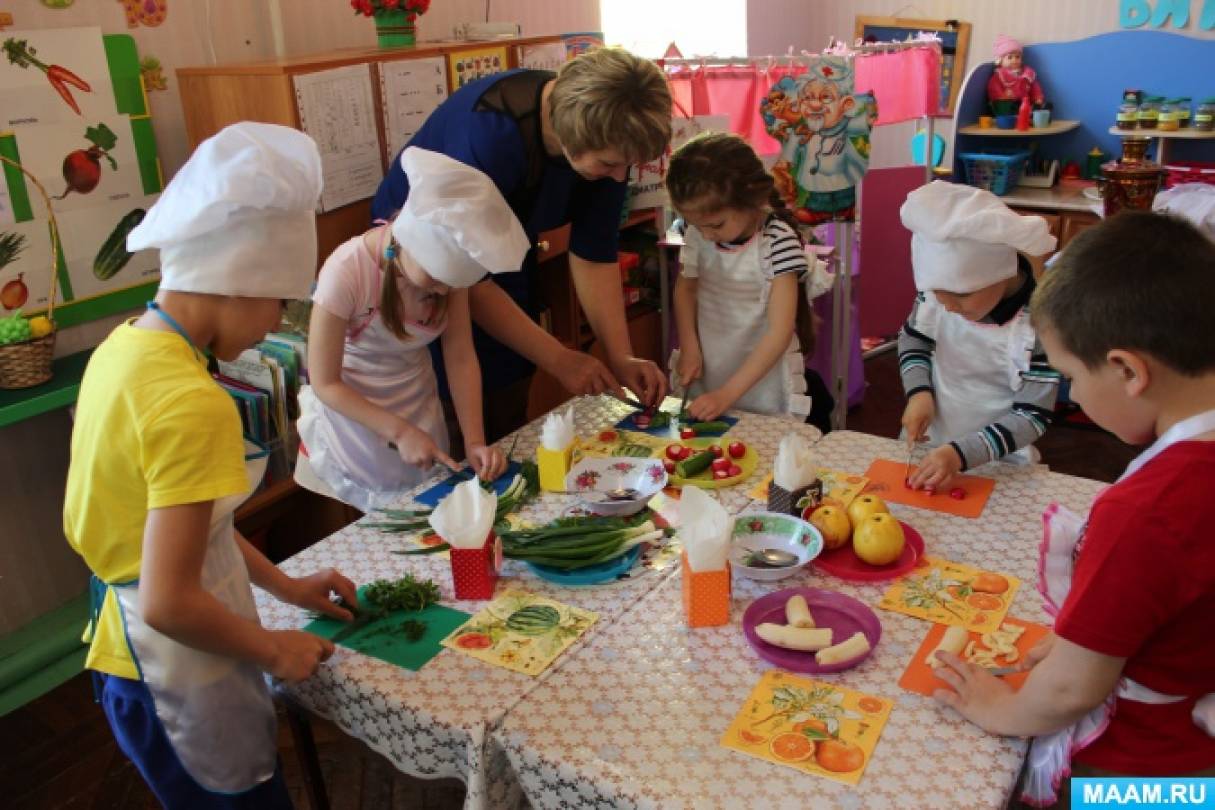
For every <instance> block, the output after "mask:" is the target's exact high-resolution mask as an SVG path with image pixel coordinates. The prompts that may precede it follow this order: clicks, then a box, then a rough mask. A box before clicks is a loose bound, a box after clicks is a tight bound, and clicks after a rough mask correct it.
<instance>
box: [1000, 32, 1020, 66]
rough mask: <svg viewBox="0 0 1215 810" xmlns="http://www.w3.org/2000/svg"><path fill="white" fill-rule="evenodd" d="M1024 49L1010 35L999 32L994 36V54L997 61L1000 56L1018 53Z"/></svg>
mask: <svg viewBox="0 0 1215 810" xmlns="http://www.w3.org/2000/svg"><path fill="white" fill-rule="evenodd" d="M1024 50H1025V49H1024V48H1022V47H1021V43H1020V42H1017V41H1016V40H1015V39H1013V38H1012V37H1010V36H1006V35H1004V34H1000V35H999V36H998V37H996V47H995V55H996V60H997V61H999V60H1000V58H1001V57H1004V56H1008V55H1009V54H1010V53H1019V52H1021V51H1024Z"/></svg>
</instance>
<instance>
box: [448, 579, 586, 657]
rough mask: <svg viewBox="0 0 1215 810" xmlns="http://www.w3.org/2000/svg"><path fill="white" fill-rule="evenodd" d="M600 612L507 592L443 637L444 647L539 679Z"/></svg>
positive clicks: (529, 595) (520, 593)
mask: <svg viewBox="0 0 1215 810" xmlns="http://www.w3.org/2000/svg"><path fill="white" fill-rule="evenodd" d="M598 619H599V614H597V613H592V612H591V611H589V610H582V609H581V608H576V607H570V606H569V605H563V604H561V603H560V602H556V601H554V600H552V599H546V598H544V597H543V596H537V595H535V594H531V593H526V592H524V591H507V592H506V593H503V594H502V595H501V596H499V597H498V598H496V599H494V601H492V602H490V603H489V604H488V605H486V606H485V607H484V608H482V609H481V610H479V611H477V613H475V614H474V615H473V617H472V618H471V619H469V620H468V622H467V623H465V624H464V625H462V626H461V627H457V628H456V629H455V630H454V631H452V634H451V635H450V636H448V637H447V638H445V639H443V646H444V647H450V648H451V649H453V650H458V651H459V652H462V653H465V654H467V655H471V656H472V657H473V658H480V659H481V660H482V661H487V662H489V663H491V664H495V665H497V666H500V667H506V668H507V669H513V670H515V671H516V672H522V673H525V674H527V675H539V674H540V673H541V672H543V671H544V670H545V669H547V668H548V665H549V664H551V663H552V662H553V661H554V660H555V659H556V658H557V656H559V655H561V653H562V652H564V651H565V649H566V647H569V646H570V645H571V644H573V643H574V642H575V641H576V640H577V639H578V637H579V636H581V635H582V634H583V633H585V632H586V631H587V630H588V629H590V626H591V625H592V624H594V623H595V622H596V621H597V620H598Z"/></svg>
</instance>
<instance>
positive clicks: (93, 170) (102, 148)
mask: <svg viewBox="0 0 1215 810" xmlns="http://www.w3.org/2000/svg"><path fill="white" fill-rule="evenodd" d="M84 137H85V140H87V141H89V142H90V143H92V144H93V145H92V146H90V147H89V148H88V149H77V150H75V151H74V152H69V153H68V156H67V157H65V158H64V159H63V179H64V180H66V181H67V188H66V189H64V191H63V193H62V194H60V195H59V196H58V197H56V198H55V199H56V200H62V199H63V198H64V197H66V196H67V195H68V194H70V193H72V192H73V191H75V192H76V193H77V194H88V193H89V192H90V191H92V190H93V189H95V188H97V184H98V183H100V182H101V159H102V158H103V157H104V158H105V159H106V160H107V161H109V163H110V168H111V169H112V170H115V171H117V170H118V164H117V163H116V162H115V161H114V158H113V157H111V156H110V150H111V149H113V148H114V145H115V144H116V143H118V136H116V135H115V134H114V132H113V130H111V129H110V128H109V127H107V126H106V125H105V124H98V125H97V126H95V127H89V128H88V129H87V130H85V132H84Z"/></svg>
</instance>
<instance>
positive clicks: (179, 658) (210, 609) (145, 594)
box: [64, 123, 355, 808]
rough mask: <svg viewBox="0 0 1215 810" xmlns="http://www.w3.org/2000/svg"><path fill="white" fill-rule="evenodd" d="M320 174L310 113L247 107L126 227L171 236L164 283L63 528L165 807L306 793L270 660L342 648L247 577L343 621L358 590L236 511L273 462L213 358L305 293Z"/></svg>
mask: <svg viewBox="0 0 1215 810" xmlns="http://www.w3.org/2000/svg"><path fill="white" fill-rule="evenodd" d="M320 190H321V166H320V157H319V155H318V152H317V148H316V144H315V143H313V142H312V140H311V139H310V138H309V137H308V136H306V135H304V134H302V133H300V132H297V131H296V130H293V129H289V128H286V127H279V126H273V125H268V124H253V123H242V124H237V125H234V126H231V127H228V128H227V129H225V130H223V131H222V132H220V133H218V134H217V135H215V136H214V137H213V138H211V139H209V140H207V141H205V142H204V143H203V144H201V145H200V146H199V147H198V149H197V150H196V151H195V153H194V154H193V155H192V156H191V158H190V159H189V160H188V161H187V162H186V164H185V165H184V166H183V167H182V169H181V171H179V172H178V174H177V176H176V177H174V179H173V181H172V182H171V183H170V184H169V186H168V188H166V189H165V191H164V193H163V194H162V195H161V197H160V199H159V200H158V201H157V203H156V205H155V206H153V207H152V209H151V210H150V211H149V213H148V216H147V218H146V219H145V220H144V221H143V222H142V223H141V224H140V226H139V227H138V228H136V229H135V230H134V231H133V232H132V233H131V235H130V237H129V238H128V242H127V244H128V247H129V248H130V249H131V250H139V249H143V248H149V247H158V248H160V251H161V284H160V290H159V292H158V293H157V295H156V300H155V301H153V302H150V303H149V304H148V311H147V312H145V313H144V314H143V315H141V316H140V317H138V318H136V319H134V320H133V321H130V322H128V323H125V324H122V325H121V326H119V327H118V328H117V329H115V330H114V332H112V333H111V334H110V335H109V337H107V338H106V339H105V341H103V342H102V344H101V345H100V346H98V348H97V350H96V352H94V354H93V357H92V358H91V360H90V362H89V366H88V369H87V370H86V371H85V375H84V380H83V382H82V383H81V387H80V398H79V403H78V406H77V412H76V424H75V429H74V430H73V433H72V460H71V466H70V468H69V470H68V482H67V493H66V497H65V506H64V532H65V533H66V535H67V538H68V541H69V542H70V543H71V545H72V547H73V548H74V549H75V550H76V551H77V552H78V553H79V554H80V555H81V556H82V557H83V558H84V560H85V562H86V563H87V564H88V566H89V568H90V569H91V570H92V572H93V574H94V577H93V595H94V600H93V604H94V608H93V610H94V613H93V621H92V622H91V624H90V634H89V637H90V638H91V646H90V648H89V654H88V658H87V662H86V666H88V668H90V669H92V670H95V671H96V672H98V673H102V677H103V678H104V690H103V692H102V705H103V708H104V709H105V712H106V716H107V718H108V720H109V721H110V726H111V728H112V729H113V730H114V735H115V737H116V738H117V740H118V743H119V746H120V747H121V748H122V749H123V751H124V752H125V753H126V754H127V755H128V756H129V757H130V758H131V759H132V760H133V761H134V762H135V764H136V766H137V767H138V768H139V769H140V772H141V773H142V775H143V777H144V779H145V780H146V781H147V782H148V784H149V785H150V786H151V788H152V790H153V791H154V792H155V793H156V796H157V798H158V799H160V801H161V803H162V804H164V805H165V806H166V807H258V808H263V807H264V808H278V807H290V806H291V801H290V798H289V797H288V795H287V793H286V789H285V786H284V784H283V781H282V775H281V771H280V770H279V768H278V761H277V751H278V746H277V743H276V739H275V735H276V732H275V717H274V707H273V705H272V703H271V700H270V694H269V691H268V690H267V688H266V685H265V681H264V676H263V673H269V674H270V675H272V676H274V677H276V678H283V679H286V680H300V679H303V678H307V677H309V676H310V675H311V674H312V673H313V672H315V671H316V668H317V666H318V665H319V663H320V662H321V661H322V660H324V659H325V658H327V657H328V656H329V655H330V654H331V653H332V652H333V645H332V643H331V642H329V641H327V640H324V639H321V638H319V637H317V636H313V635H311V634H309V633H305V632H303V631H297V630H286V631H270V630H266V629H265V628H263V627H262V626H261V624H260V622H259V621H258V616H257V609H256V607H255V605H254V601H253V592H252V589H251V588H250V583H251V582H252V583H256V584H257V585H258V586H260V587H261V588H263V589H265V590H266V591H268V592H270V593H271V594H273V595H275V596H277V597H278V598H280V599H282V600H284V601H287V602H290V603H292V604H296V605H299V606H300V607H304V608H308V609H312V610H319V611H322V612H324V613H327V614H329V615H332V616H335V617H338V618H343V619H349V618H350V614H349V612H348V611H346V610H344V609H341V608H339V607H337V606H336V605H334V604H333V603H332V602H331V601H330V594H331V592H336V593H338V594H340V595H341V596H343V597H345V598H346V599H347V600H351V601H353V600H354V598H355V590H354V585H353V584H352V583H351V582H350V581H349V580H348V579H346V578H345V577H343V576H342V575H341V574H339V573H337V572H336V571H333V570H327V571H323V572H320V573H317V574H313V575H311V576H308V577H303V578H298V579H296V578H291V577H288V576H287V575H286V574H284V573H283V572H282V571H280V570H279V569H278V568H276V567H275V566H274V565H273V564H271V563H270V561H269V560H267V559H266V558H265V557H264V556H263V555H262V554H261V553H260V552H258V551H257V550H256V549H254V548H253V547H252V546H251V545H249V543H248V542H247V541H246V540H245V539H244V538H243V537H241V536H240V534H239V533H237V532H236V531H235V529H234V528H233V524H232V513H233V511H234V510H235V509H236V506H237V505H238V504H239V503H240V502H241V501H242V500H244V498H245V497H246V496H247V495H248V493H249V492H250V491H251V490H252V488H253V487H254V486H255V485H256V484H257V482H258V480H260V478H261V474H262V472H264V466H265V460H264V456H263V457H262V458H259V455H263V454H259V453H257V452H247V450H246V447H245V446H244V444H245V443H244V441H243V439H242V437H241V424H240V418H239V416H238V414H237V411H236V409H235V408H234V407H233V404H232V401H231V399H230V398H229V396H228V395H227V393H225V392H224V391H223V390H222V389H221V388H220V387H219V386H218V385H217V384H216V383H215V382H214V381H213V380H212V379H211V377H210V375H209V374H208V372H207V366H206V360H205V358H204V356H203V350H204V349H205V350H209V351H210V352H211V353H212V354H214V355H215V356H217V357H219V358H220V359H224V360H232V359H235V358H236V356H238V355H239V354H240V353H241V352H242V351H244V350H245V349H247V348H249V347H250V346H252V345H253V344H254V343H256V342H257V341H258V340H260V339H261V338H262V337H263V336H264V335H265V333H266V332H267V331H268V330H269V329H271V328H273V327H274V325H275V324H277V323H278V321H279V319H280V317H281V315H282V305H283V301H284V300H285V299H292V298H304V297H306V296H307V295H308V292H309V288H310V285H311V282H312V277H313V271H314V268H315V267H316V234H315V219H314V214H313V212H314V210H315V207H316V201H317V199H318V197H319V196H320ZM253 449H254V450H255V449H256V448H253ZM259 462H260V463H259Z"/></svg>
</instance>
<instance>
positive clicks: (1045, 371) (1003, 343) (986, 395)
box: [899, 181, 1059, 489]
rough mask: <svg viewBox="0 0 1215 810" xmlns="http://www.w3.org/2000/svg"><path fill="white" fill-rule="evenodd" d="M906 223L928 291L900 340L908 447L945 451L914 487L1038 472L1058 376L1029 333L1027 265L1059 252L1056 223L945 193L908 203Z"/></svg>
mask: <svg viewBox="0 0 1215 810" xmlns="http://www.w3.org/2000/svg"><path fill="white" fill-rule="evenodd" d="M900 213H901V215H902V219H903V224H904V225H905V226H907V228H908V229H909V230H911V232H912V238H911V262H912V268H913V271H914V273H915V282H916V288H917V289H918V290H919V291H920V292H919V294H918V295H917V297H916V301H915V304H914V306H913V307H912V310H911V315H910V316H909V317H908V319H907V323H906V324H904V325H903V329H902V331H901V332H900V334H899V371H900V374H901V375H902V379H903V388H904V390H905V391H906V393H907V407H906V409H905V410H904V411H903V420H902V421H903V429H904V431H905V438H906V439H907V442H908V445H909V447H914V446H915V443H916V442H919V441H923V440H924V439H927V440H928V441H929V442H930V443H931V444H933V445H936V446H935V448H934V449H933V450H932V451H931V452H929V453H928V455H927V456H925V457H924V459H923V461H922V462H921V463H920V464H919V466H918V467H917V468H916V470H915V472H913V473H912V474H911V477H910V478H909V479H908V484H909V485H910V486H911V487H912V488H914V489H921V488H922V489H943V488H946V487H948V486H949V485H950V483H951V481H952V479H953V477H954V475H956V474H957V473H959V472H962V471H964V470H969V469H972V468H974V467H977V466H979V465H981V464H986V463H987V462H989V461H995V460H996V459H1001V458H1006V459H1008V460H1010V461H1036V460H1037V454H1036V451H1034V450H1033V447H1032V444H1033V442H1034V441H1036V440H1037V439H1038V438H1039V437H1041V436H1042V434H1043V433H1044V432H1045V431H1046V428H1047V426H1048V425H1049V424H1050V421H1051V414H1052V413H1053V412H1054V407H1055V397H1056V395H1057V394H1058V390H1059V374H1058V372H1056V371H1055V370H1054V369H1052V368H1051V367H1050V366H1049V365H1048V364H1047V362H1046V353H1045V352H1044V350H1043V348H1042V344H1041V342H1040V341H1039V340H1038V338H1037V335H1036V334H1035V332H1034V328H1033V326H1032V325H1031V324H1030V320H1029V309H1028V306H1027V305H1028V303H1029V298H1030V295H1032V294H1033V291H1034V278H1033V273H1032V272H1031V269H1030V266H1029V262H1028V261H1026V260H1025V258H1024V257H1023V256H1022V255H1020V253H1026V254H1029V255H1034V256H1037V255H1042V254H1045V253H1047V252H1049V251H1050V250H1052V249H1053V248H1054V246H1055V238H1054V237H1053V236H1051V235H1050V233H1049V230H1048V228H1047V225H1046V221H1045V220H1043V219H1042V218H1041V217H1028V216H1020V215H1018V214H1016V213H1014V212H1013V211H1012V210H1011V209H1009V208H1008V207H1007V206H1006V205H1004V203H1002V202H1001V201H1000V200H999V198H998V197H996V196H995V195H993V194H992V193H991V192H989V191H984V190H982V189H977V188H971V187H970V186H963V185H954V184H952V183H946V182H941V181H937V182H934V183H931V184H929V185H927V186H922V187H921V188H918V189H916V190H915V191H913V192H912V193H911V194H909V195H908V197H907V201H906V202H905V203H904V204H903V207H902V210H901V212H900Z"/></svg>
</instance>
